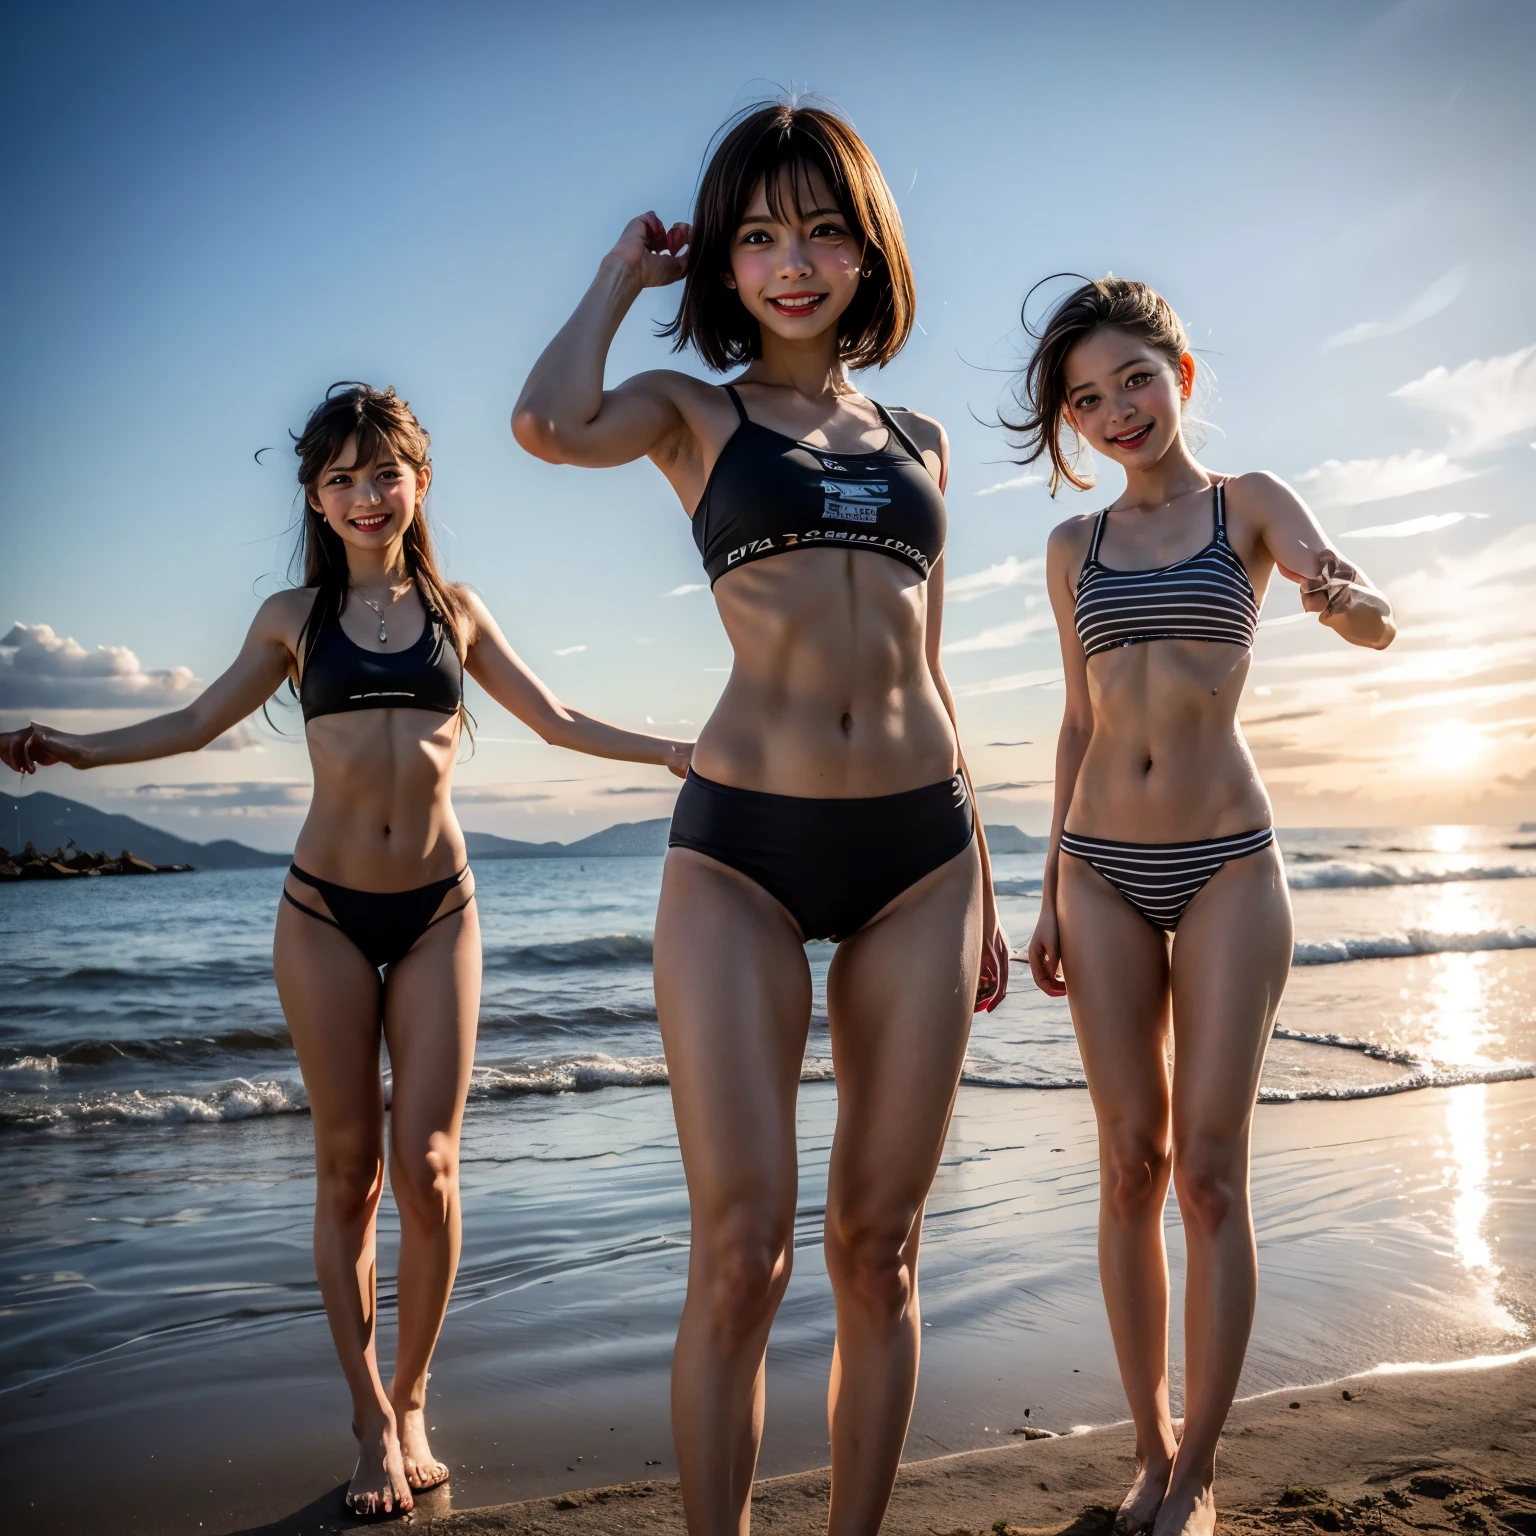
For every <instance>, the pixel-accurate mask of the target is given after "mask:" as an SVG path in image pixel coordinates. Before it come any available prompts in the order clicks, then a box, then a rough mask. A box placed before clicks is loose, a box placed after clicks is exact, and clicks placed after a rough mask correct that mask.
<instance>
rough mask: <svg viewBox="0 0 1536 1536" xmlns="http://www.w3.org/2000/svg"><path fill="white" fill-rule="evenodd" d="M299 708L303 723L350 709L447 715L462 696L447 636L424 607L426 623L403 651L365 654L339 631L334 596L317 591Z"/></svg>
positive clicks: (308, 627) (460, 671)
mask: <svg viewBox="0 0 1536 1536" xmlns="http://www.w3.org/2000/svg"><path fill="white" fill-rule="evenodd" d="M304 630H305V636H306V638H307V642H308V643H307V644H303V643H301V647H300V648H301V650H302V651H303V653H304V675H303V677H301V678H300V679H299V705H300V707H301V708H302V709H303V711H304V720H305V722H306V724H307V723H308V722H309V721H311V720H313V719H314V718H315V717H316V716H317V715H339V714H344V713H346V712H347V711H349V710H354V709H429V710H431V711H432V712H433V713H434V714H439V715H451V714H453V713H454V712H455V711H456V710H457V709H458V707H459V704H460V703H461V702H462V700H463V698H464V668H463V666H462V665H461V664H460V662H459V653H458V652H457V651H456V650H455V649H454V648H453V636H452V635H451V634H450V633H449V630H448V626H447V625H446V624H444V623H443V621H442V619H441V618H440V617H439V615H438V614H437V613H436V612H435V611H434V610H433V609H432V608H431V606H430V605H428V607H427V622H426V623H425V624H424V625H423V626H422V630H421V636H420V638H419V639H418V640H417V641H416V643H415V644H414V645H410V646H407V647H406V648H405V650H403V651H365V650H364V649H363V648H362V646H360V645H359V644H358V643H357V642H356V641H355V640H353V639H352V638H351V637H350V636H349V635H348V634H347V632H346V631H345V630H344V629H343V628H342V627H341V602H340V595H339V594H337V593H335V592H331V591H328V590H327V589H326V588H324V587H322V588H321V589H320V591H318V592H317V593H316V594H315V602H314V606H313V607H312V608H311V609H310V611H309V618H308V620H306V622H305V625H304Z"/></svg>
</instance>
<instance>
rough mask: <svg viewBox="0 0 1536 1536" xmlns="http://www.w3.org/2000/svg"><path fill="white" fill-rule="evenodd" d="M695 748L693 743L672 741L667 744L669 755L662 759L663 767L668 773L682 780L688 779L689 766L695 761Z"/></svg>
mask: <svg viewBox="0 0 1536 1536" xmlns="http://www.w3.org/2000/svg"><path fill="white" fill-rule="evenodd" d="M693 747H694V744H693V742H691V741H671V742H668V743H667V755H666V756H665V757H664V758H663V759H662V765H663V766H664V767H665V768H666V770H667V772H668V773H674V774H676V775H677V777H678V778H680V779H686V778H687V777H688V765H689V764H690V763H691V762H692V761H693Z"/></svg>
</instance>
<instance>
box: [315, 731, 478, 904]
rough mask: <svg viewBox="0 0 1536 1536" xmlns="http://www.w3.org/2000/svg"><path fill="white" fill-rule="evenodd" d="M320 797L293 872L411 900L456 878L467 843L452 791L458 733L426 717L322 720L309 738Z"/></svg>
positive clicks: (317, 792) (462, 865)
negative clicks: (420, 890) (406, 894)
mask: <svg viewBox="0 0 1536 1536" xmlns="http://www.w3.org/2000/svg"><path fill="white" fill-rule="evenodd" d="M305 736H306V738H307V740H308V743H309V756H310V762H311V764H312V766H313V768H314V776H315V794H314V799H313V800H312V801H311V803H310V807H309V815H308V816H307V817H306V818H305V821H304V826H303V828H302V829H301V830H300V832H299V837H298V841H297V843H296V845H295V847H294V855H293V859H294V863H295V864H297V865H298V866H299V868H300V869H302V870H305V871H306V872H307V873H309V874H312V875H314V876H316V877H317V878H319V879H321V880H329V881H332V882H334V883H335V884H337V885H345V886H350V887H351V888H352V889H354V890H359V891H408V890H412V889H414V888H415V887H417V886H421V885H429V884H431V883H432V882H433V881H434V880H442V879H446V878H447V877H448V876H449V875H453V874H457V873H458V871H459V870H461V869H462V868H463V867H464V864H465V862H466V860H465V852H464V834H463V833H462V832H461V831H460V830H459V823H458V820H457V818H456V817H455V816H454V813H453V802H452V800H451V799H450V798H449V790H450V786H451V784H452V779H453V764H454V759H455V757H456V756H457V753H458V745H459V723H458V720H457V718H456V717H455V716H453V715H448V716H443V715H440V714H435V713H432V712H430V711H427V710H421V709H370V710H358V711H355V712H352V713H348V714H339V715H322V716H321V717H320V718H319V719H317V720H313V721H311V722H310V723H309V725H308V726H307V727H306V730H305Z"/></svg>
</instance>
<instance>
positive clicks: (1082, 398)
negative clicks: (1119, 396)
mask: <svg viewBox="0 0 1536 1536" xmlns="http://www.w3.org/2000/svg"><path fill="white" fill-rule="evenodd" d="M1098 403H1099V397H1098V396H1097V395H1079V396H1078V397H1077V399H1076V400H1074V401H1073V402H1072V409H1073V410H1074V411H1086V410H1088V409H1089V408H1090V407H1091V406H1095V405H1097V404H1098Z"/></svg>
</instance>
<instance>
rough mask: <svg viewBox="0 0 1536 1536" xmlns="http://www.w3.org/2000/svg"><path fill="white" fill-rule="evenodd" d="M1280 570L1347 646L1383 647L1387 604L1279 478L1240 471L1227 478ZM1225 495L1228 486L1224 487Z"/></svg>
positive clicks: (1388, 639) (1389, 628) (1389, 631)
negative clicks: (1334, 545)
mask: <svg viewBox="0 0 1536 1536" xmlns="http://www.w3.org/2000/svg"><path fill="white" fill-rule="evenodd" d="M1232 489H1233V490H1235V491H1236V492H1237V493H1238V495H1239V496H1241V497H1242V505H1243V508H1244V511H1245V512H1246V514H1247V515H1248V516H1249V517H1250V518H1251V519H1252V520H1253V522H1254V524H1255V525H1256V526H1257V528H1258V529H1259V533H1260V536H1261V537H1262V539H1263V541H1264V546H1265V548H1266V549H1267V550H1268V552H1269V554H1270V556H1271V557H1272V558H1273V560H1274V562H1275V566H1276V568H1277V569H1278V570H1279V572H1280V574H1281V575H1282V576H1284V577H1285V578H1286V579H1287V580H1289V581H1294V582H1295V583H1296V584H1297V585H1298V586H1299V587H1300V588H1301V606H1302V607H1303V608H1305V609H1306V610H1307V612H1308V613H1315V614H1316V615H1317V617H1318V622H1319V623H1321V624H1323V625H1325V626H1326V627H1327V628H1328V629H1331V630H1333V631H1334V632H1335V633H1336V634H1338V635H1340V636H1342V637H1343V638H1344V639H1345V640H1347V641H1348V642H1349V643H1350V644H1351V645H1363V646H1367V647H1369V648H1370V649H1371V650H1375V651H1380V650H1384V649H1385V648H1386V647H1387V646H1389V645H1391V643H1392V640H1393V637H1394V636H1395V635H1396V634H1397V625H1396V623H1395V622H1394V621H1393V618H1392V604H1391V603H1390V602H1389V601H1388V600H1387V597H1386V595H1385V594H1384V593H1383V592H1380V591H1378V590H1377V589H1376V588H1375V587H1373V586H1372V585H1371V583H1370V580H1369V578H1368V577H1367V576H1366V575H1365V573H1364V572H1363V571H1362V570H1361V569H1360V568H1359V566H1357V565H1355V564H1353V563H1352V562H1351V561H1349V560H1346V559H1345V558H1344V556H1343V555H1341V554H1340V553H1339V552H1338V551H1337V550H1336V549H1334V548H1333V546H1332V545H1331V544H1329V542H1328V535H1327V534H1326V533H1324V532H1323V530H1322V528H1321V527H1320V526H1319V524H1318V521H1317V519H1316V518H1315V517H1313V515H1312V510H1311V508H1310V507H1308V506H1307V504H1306V502H1304V501H1303V500H1302V499H1301V497H1300V496H1298V495H1297V494H1296V492H1295V491H1293V490H1292V489H1291V488H1290V486H1288V485H1287V484H1286V483H1285V482H1284V481H1283V480H1280V479H1278V478H1277V477H1276V476H1274V475H1269V474H1263V473H1258V474H1249V475H1243V476H1241V477H1240V478H1239V479H1238V480H1236V481H1234V482H1232ZM1229 495H1230V491H1229Z"/></svg>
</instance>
